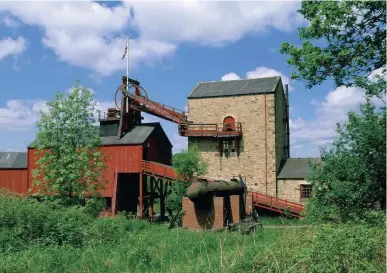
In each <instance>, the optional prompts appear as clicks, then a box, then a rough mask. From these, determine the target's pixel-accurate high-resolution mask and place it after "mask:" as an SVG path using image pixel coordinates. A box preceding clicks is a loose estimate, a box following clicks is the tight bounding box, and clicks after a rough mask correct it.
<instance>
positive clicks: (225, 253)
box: [0, 194, 386, 273]
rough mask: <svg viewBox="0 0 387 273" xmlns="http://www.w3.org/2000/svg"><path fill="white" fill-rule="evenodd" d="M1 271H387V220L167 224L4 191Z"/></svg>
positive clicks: (0, 211) (0, 202)
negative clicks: (274, 225) (196, 227)
mask: <svg viewBox="0 0 387 273" xmlns="http://www.w3.org/2000/svg"><path fill="white" fill-rule="evenodd" d="M0 246H1V248H0V257H1V259H0V272H31V273H32V272H39V273H41V272H50V273H52V272H61V273H64V272H327V270H328V271H329V272H385V270H386V266H385V264H386V260H385V255H384V254H385V233H384V230H383V227H382V226H373V227H369V226H363V225H350V224H348V225H341V226H335V225H324V226H318V227H315V228H310V229H304V228H294V229H261V230H258V231H257V232H255V233H253V234H250V235H240V234H238V233H236V232H232V233H230V232H221V233H211V232H202V233H197V232H192V231H188V230H183V229H172V230H168V229H167V227H166V226H165V225H150V224H149V222H147V221H144V222H142V221H138V220H130V219H127V218H125V217H123V216H120V215H119V216H117V217H115V218H95V217H93V216H92V215H90V214H88V213H86V212H85V211H84V209H83V208H82V207H75V206H74V207H64V206H59V205H57V204H55V205H52V204H51V202H37V201H36V200H33V199H25V198H18V197H16V198H15V197H14V198H11V197H9V196H7V195H4V194H2V195H0Z"/></svg>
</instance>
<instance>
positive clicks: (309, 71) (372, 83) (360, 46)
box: [280, 1, 386, 100]
mask: <svg viewBox="0 0 387 273" xmlns="http://www.w3.org/2000/svg"><path fill="white" fill-rule="evenodd" d="M298 12H299V13H300V14H301V15H303V16H304V18H305V19H307V20H308V21H309V24H308V26H307V27H303V28H300V29H299V37H300V39H301V41H302V46H301V47H297V46H295V45H290V44H289V43H287V42H285V43H283V44H282V45H281V49H280V52H281V53H282V54H288V55H289V56H290V58H289V59H288V64H290V65H291V66H293V67H295V68H296V69H297V72H296V73H293V74H292V79H297V80H303V81H305V82H306V86H307V87H308V88H312V87H313V86H315V85H318V84H321V83H322V82H324V81H325V80H326V79H328V78H333V80H334V81H335V84H336V86H343V85H344V86H347V87H349V86H358V87H361V88H364V89H365V90H366V93H367V95H374V96H377V97H378V98H379V99H382V100H383V94H385V90H386V89H385V86H386V80H385V75H386V4H385V2H384V1H302V6H301V9H300V10H299V11H298ZM376 70H378V73H376V74H379V75H375V77H373V79H371V78H370V76H372V75H371V74H372V73H373V72H374V71H376ZM374 74H375V72H374Z"/></svg>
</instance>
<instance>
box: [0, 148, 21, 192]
mask: <svg viewBox="0 0 387 273" xmlns="http://www.w3.org/2000/svg"><path fill="white" fill-rule="evenodd" d="M1 188H3V189H8V190H11V191H13V192H17V193H27V153H18V152H1V153H0V189H1Z"/></svg>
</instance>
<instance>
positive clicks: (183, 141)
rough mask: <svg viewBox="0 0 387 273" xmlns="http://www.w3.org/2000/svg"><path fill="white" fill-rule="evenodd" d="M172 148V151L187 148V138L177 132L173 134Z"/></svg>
mask: <svg viewBox="0 0 387 273" xmlns="http://www.w3.org/2000/svg"><path fill="white" fill-rule="evenodd" d="M171 142H172V145H173V149H172V152H173V153H179V152H181V151H182V150H187V148H188V138H187V137H182V136H179V135H178V134H174V135H173V137H172V139H171Z"/></svg>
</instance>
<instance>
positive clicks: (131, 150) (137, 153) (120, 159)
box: [101, 146, 142, 197]
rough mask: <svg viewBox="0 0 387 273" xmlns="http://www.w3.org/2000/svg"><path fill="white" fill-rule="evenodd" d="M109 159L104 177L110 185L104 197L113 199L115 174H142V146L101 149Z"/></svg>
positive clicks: (107, 186)
mask: <svg viewBox="0 0 387 273" xmlns="http://www.w3.org/2000/svg"><path fill="white" fill-rule="evenodd" d="M101 151H102V152H103V154H104V155H105V156H106V157H107V162H106V169H105V172H104V177H105V179H106V180H107V182H108V184H107V185H106V189H105V191H104V193H103V196H106V197H112V196H113V187H114V179H115V178H114V173H115V172H116V170H117V172H119V173H140V172H141V162H142V147H141V146H109V147H103V148H102V149H101Z"/></svg>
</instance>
